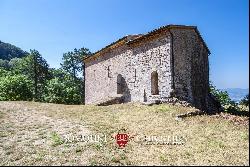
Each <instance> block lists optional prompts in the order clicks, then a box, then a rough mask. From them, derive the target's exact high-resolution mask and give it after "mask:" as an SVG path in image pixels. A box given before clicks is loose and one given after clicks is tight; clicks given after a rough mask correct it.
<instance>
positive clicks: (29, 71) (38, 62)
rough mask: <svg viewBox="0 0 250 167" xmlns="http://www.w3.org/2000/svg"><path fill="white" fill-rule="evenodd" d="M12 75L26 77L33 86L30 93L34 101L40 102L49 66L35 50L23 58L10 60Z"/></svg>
mask: <svg viewBox="0 0 250 167" xmlns="http://www.w3.org/2000/svg"><path fill="white" fill-rule="evenodd" d="M9 64H10V66H11V70H12V73H14V74H23V75H25V76H27V77H28V78H29V79H30V80H31V81H32V84H33V87H32V91H33V94H34V96H33V97H34V100H35V101H42V100H43V99H42V93H43V91H44V88H45V84H46V81H47V79H50V74H49V65H48V63H47V62H46V60H45V59H44V58H43V57H42V56H41V54H40V53H39V52H38V51H37V50H30V54H29V55H28V56H26V57H24V58H21V59H20V58H14V59H11V60H10V63H9Z"/></svg>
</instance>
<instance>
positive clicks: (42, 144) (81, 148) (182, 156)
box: [0, 102, 249, 165]
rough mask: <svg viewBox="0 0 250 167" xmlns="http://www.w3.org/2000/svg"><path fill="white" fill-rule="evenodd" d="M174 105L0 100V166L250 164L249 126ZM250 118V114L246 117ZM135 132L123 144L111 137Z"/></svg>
mask: <svg viewBox="0 0 250 167" xmlns="http://www.w3.org/2000/svg"><path fill="white" fill-rule="evenodd" d="M190 111H194V109H193V108H184V107H178V106H171V105H166V104H162V105H154V106H143V105H140V104H120V105H112V106H103V107H101V106H98V107H97V106H90V105H89V106H88V105H87V106H82V105H80V106H79V105H57V104H45V103H35V102H0V121H1V124H0V165H248V164H249V162H248V161H249V153H248V151H249V132H248V130H249V127H248V124H247V125H244V124H235V123H234V122H232V121H230V120H228V119H224V118H223V117H220V116H205V115H204V116H195V117H190V118H186V119H184V120H179V121H177V120H176V119H175V116H176V115H177V114H180V113H186V112H190ZM245 119H248V118H245ZM121 129H124V130H125V131H126V133H128V134H129V135H130V136H134V138H131V139H130V141H129V142H128V144H127V146H126V147H125V148H123V149H121V148H119V147H118V146H117V144H116V142H115V139H113V138H112V136H114V135H115V134H117V133H118V131H119V130H121ZM69 134H71V135H73V136H77V135H79V134H83V135H88V134H105V135H106V136H107V142H101V143H93V142H92V143H86V142H73V143H65V142H62V141H63V136H64V135H69ZM138 136H139V137H141V138H142V137H143V136H179V137H182V138H183V139H185V143H184V144H183V145H156V144H155V145H154V144H153V145H147V144H146V142H143V141H137V140H136V137H138Z"/></svg>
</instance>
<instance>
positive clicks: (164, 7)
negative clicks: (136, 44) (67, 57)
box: [0, 0, 249, 88]
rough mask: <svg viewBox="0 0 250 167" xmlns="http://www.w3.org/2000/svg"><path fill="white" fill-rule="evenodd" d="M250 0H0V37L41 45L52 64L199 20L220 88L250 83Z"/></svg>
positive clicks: (34, 46)
mask: <svg viewBox="0 0 250 167" xmlns="http://www.w3.org/2000/svg"><path fill="white" fill-rule="evenodd" d="M248 6H249V2H248V0H171V1H170V0H0V40H1V41H3V42H8V43H11V44H14V45H16V46H18V47H20V48H22V49H24V50H26V51H29V49H37V50H38V51H39V52H40V53H41V54H42V55H43V57H44V58H45V59H46V60H47V61H48V63H49V64H50V66H51V67H56V68H58V67H60V63H61V59H62V54H63V53H65V52H67V51H71V50H73V49H74V48H81V47H83V46H84V47H87V48H89V49H90V50H91V51H92V52H94V51H97V50H99V49H100V48H102V47H104V46H106V45H107V44H109V43H111V42H113V41H115V40H116V39H118V38H120V37H122V36H124V35H128V34H139V33H146V32H148V31H151V30H153V29H155V28H158V27H160V26H163V25H167V24H184V25H196V26H198V29H199V31H200V33H201V34H202V36H203V38H204V40H205V42H206V43H207V45H208V47H209V49H210V51H211V53H212V54H211V55H210V57H209V60H210V80H211V81H212V82H213V83H214V84H215V85H216V86H217V87H218V88H236V87H238V88H248V84H249V47H248V45H249V38H248V36H249V31H248V30H249V21H248V20H249V15H248V13H249V7H248Z"/></svg>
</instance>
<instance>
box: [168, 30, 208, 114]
mask: <svg viewBox="0 0 250 167" xmlns="http://www.w3.org/2000/svg"><path fill="white" fill-rule="evenodd" d="M171 32H172V34H173V58H174V63H173V64H174V87H175V95H176V97H177V98H178V99H181V100H185V101H188V102H189V103H192V104H193V105H194V106H195V107H197V108H199V109H201V110H206V109H207V96H208V90H209V69H208V50H207V49H206V48H205V46H204V44H203V43H202V41H201V39H200V38H199V36H198V35H197V33H196V32H195V31H194V30H192V29H183V30H172V31H171Z"/></svg>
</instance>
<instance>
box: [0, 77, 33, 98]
mask: <svg viewBox="0 0 250 167" xmlns="http://www.w3.org/2000/svg"><path fill="white" fill-rule="evenodd" d="M31 87H32V84H31V81H30V80H28V79H27V77H26V76H24V75H13V76H10V75H7V76H2V77H0V100H31V99H32V91H31Z"/></svg>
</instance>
